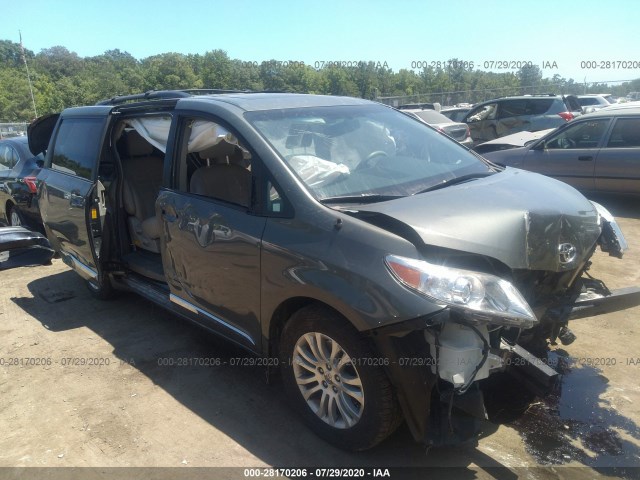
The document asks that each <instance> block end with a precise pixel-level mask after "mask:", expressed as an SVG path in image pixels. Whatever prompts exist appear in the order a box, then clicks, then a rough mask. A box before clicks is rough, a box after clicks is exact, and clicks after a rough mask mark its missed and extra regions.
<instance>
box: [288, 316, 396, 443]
mask: <svg viewBox="0 0 640 480" xmlns="http://www.w3.org/2000/svg"><path fill="white" fill-rule="evenodd" d="M280 360H281V368H282V378H283V382H284V387H285V390H286V392H287V395H288V396H289V398H290V399H291V401H292V403H293V405H294V407H295V408H296V409H297V410H298V411H299V412H300V414H301V415H302V417H303V419H304V420H305V422H306V423H307V424H308V425H309V426H310V427H311V429H312V430H313V431H314V432H315V433H316V434H318V435H319V436H320V437H322V438H324V439H325V440H327V441H328V442H330V443H332V444H334V445H337V446H340V447H342V448H346V449H349V450H365V449H367V448H371V447H373V446H374V445H376V444H378V443H380V442H381V441H382V440H384V439H385V438H386V437H387V436H388V435H390V434H391V433H392V432H393V431H394V430H395V429H396V427H397V426H398V425H399V424H400V422H401V420H402V417H401V415H400V410H399V407H398V403H397V400H396V398H395V395H394V392H393V389H392V387H391V383H390V382H389V379H388V377H387V375H386V373H385V371H384V369H383V366H382V363H383V362H382V361H380V360H381V359H380V355H378V354H376V353H375V352H374V350H373V347H372V346H371V345H370V344H369V342H368V341H367V340H366V339H365V338H363V337H362V336H361V335H360V334H359V333H358V332H357V330H355V328H353V327H352V326H351V325H350V324H349V323H348V322H347V321H346V320H345V319H344V318H342V317H341V316H340V315H338V314H337V313H336V312H334V311H332V310H330V309H328V308H323V307H318V306H310V307H306V308H303V309H301V310H299V311H298V312H297V313H295V314H294V315H293V316H292V317H291V319H290V320H289V322H288V323H287V325H286V326H285V328H284V331H283V332H282V338H281V342H280Z"/></svg>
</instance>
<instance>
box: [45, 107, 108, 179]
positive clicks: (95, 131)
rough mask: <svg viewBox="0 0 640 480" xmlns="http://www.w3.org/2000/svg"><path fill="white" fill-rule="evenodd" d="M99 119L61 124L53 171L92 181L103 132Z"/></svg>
mask: <svg viewBox="0 0 640 480" xmlns="http://www.w3.org/2000/svg"><path fill="white" fill-rule="evenodd" d="M102 127H103V120H102V119H99V118H68V119H64V120H63V121H62V123H61V124H60V128H59V129H58V133H57V135H56V142H55V144H54V146H53V158H52V162H51V165H50V167H51V169H53V170H60V171H62V172H65V173H70V174H73V175H77V176H78V177H82V178H86V179H91V172H92V170H93V167H94V165H95V164H96V163H97V159H98V158H97V156H98V151H99V147H100V141H101V137H102V131H103V128H102Z"/></svg>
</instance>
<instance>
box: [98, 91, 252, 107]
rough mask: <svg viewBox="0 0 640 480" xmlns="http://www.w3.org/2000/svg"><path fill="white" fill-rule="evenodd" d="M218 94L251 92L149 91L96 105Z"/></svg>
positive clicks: (111, 99) (115, 98) (118, 97)
mask: <svg viewBox="0 0 640 480" xmlns="http://www.w3.org/2000/svg"><path fill="white" fill-rule="evenodd" d="M219 93H252V91H251V90H225V89H218V88H211V89H205V88H200V89H198V88H192V89H186V90H149V91H148V92H144V93H136V94H134V95H120V96H116V97H112V98H109V99H106V100H101V101H100V102H98V103H96V105H121V104H123V103H128V102H133V101H136V100H168V99H178V98H185V97H191V96H194V95H211V94H219Z"/></svg>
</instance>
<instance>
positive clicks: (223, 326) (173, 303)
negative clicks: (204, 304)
mask: <svg viewBox="0 0 640 480" xmlns="http://www.w3.org/2000/svg"><path fill="white" fill-rule="evenodd" d="M119 280H120V281H121V282H122V283H124V284H125V285H126V286H127V287H128V288H129V289H131V290H132V291H133V292H135V293H137V294H139V295H141V296H143V297H144V298H147V299H148V300H150V301H152V302H153V303H155V304H157V305H160V306H161V307H163V308H165V309H167V310H169V311H171V312H172V313H175V314H177V315H179V316H180V317H182V318H184V319H186V320H189V321H190V322H193V323H195V324H197V325H199V326H201V327H204V328H206V329H207V330H210V331H212V332H213V333H216V334H218V335H220V336H222V337H224V338H226V339H228V340H230V341H232V342H234V343H236V344H237V345H240V346H241V347H243V348H249V349H250V350H253V349H254V348H255V347H256V342H255V341H254V340H253V338H251V336H250V335H249V334H248V333H247V332H245V331H243V330H240V329H239V328H237V327H235V326H234V325H230V324H229V323H227V322H226V321H224V320H223V319H221V318H218V317H216V316H215V315H212V314H210V313H208V312H205V311H204V310H202V309H201V308H198V307H197V306H195V305H193V304H191V303H190V302H187V301H186V300H184V299H182V298H180V297H178V296H176V295H173V294H171V293H170V292H169V289H168V288H163V287H162V286H160V285H154V284H153V283H150V282H149V281H148V280H143V279H141V278H139V277H138V275H136V274H132V273H129V274H127V275H126V276H125V277H122V278H120V279H119ZM187 312H188V313H187ZM189 313H190V314H191V315H189ZM239 338H242V339H243V340H244V341H239Z"/></svg>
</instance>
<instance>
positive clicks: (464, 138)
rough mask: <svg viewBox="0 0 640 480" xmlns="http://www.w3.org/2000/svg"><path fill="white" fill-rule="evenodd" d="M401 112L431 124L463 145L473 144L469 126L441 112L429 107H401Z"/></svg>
mask: <svg viewBox="0 0 640 480" xmlns="http://www.w3.org/2000/svg"><path fill="white" fill-rule="evenodd" d="M402 112H404V113H407V114H409V115H411V116H412V117H415V118H417V119H418V120H422V121H423V122H424V123H427V124H429V125H431V126H432V127H433V128H435V129H436V130H439V131H440V132H442V133H446V134H447V135H449V136H450V137H451V138H453V139H454V140H456V141H458V142H459V143H461V144H462V145H464V146H465V147H469V148H471V147H472V146H473V139H472V138H471V131H470V130H469V126H468V125H467V124H465V123H460V122H454V121H453V120H451V119H450V118H448V117H446V116H444V115H443V114H441V113H439V112H436V111H435V110H430V109H424V110H420V109H410V110H408V109H403V110H402Z"/></svg>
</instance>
